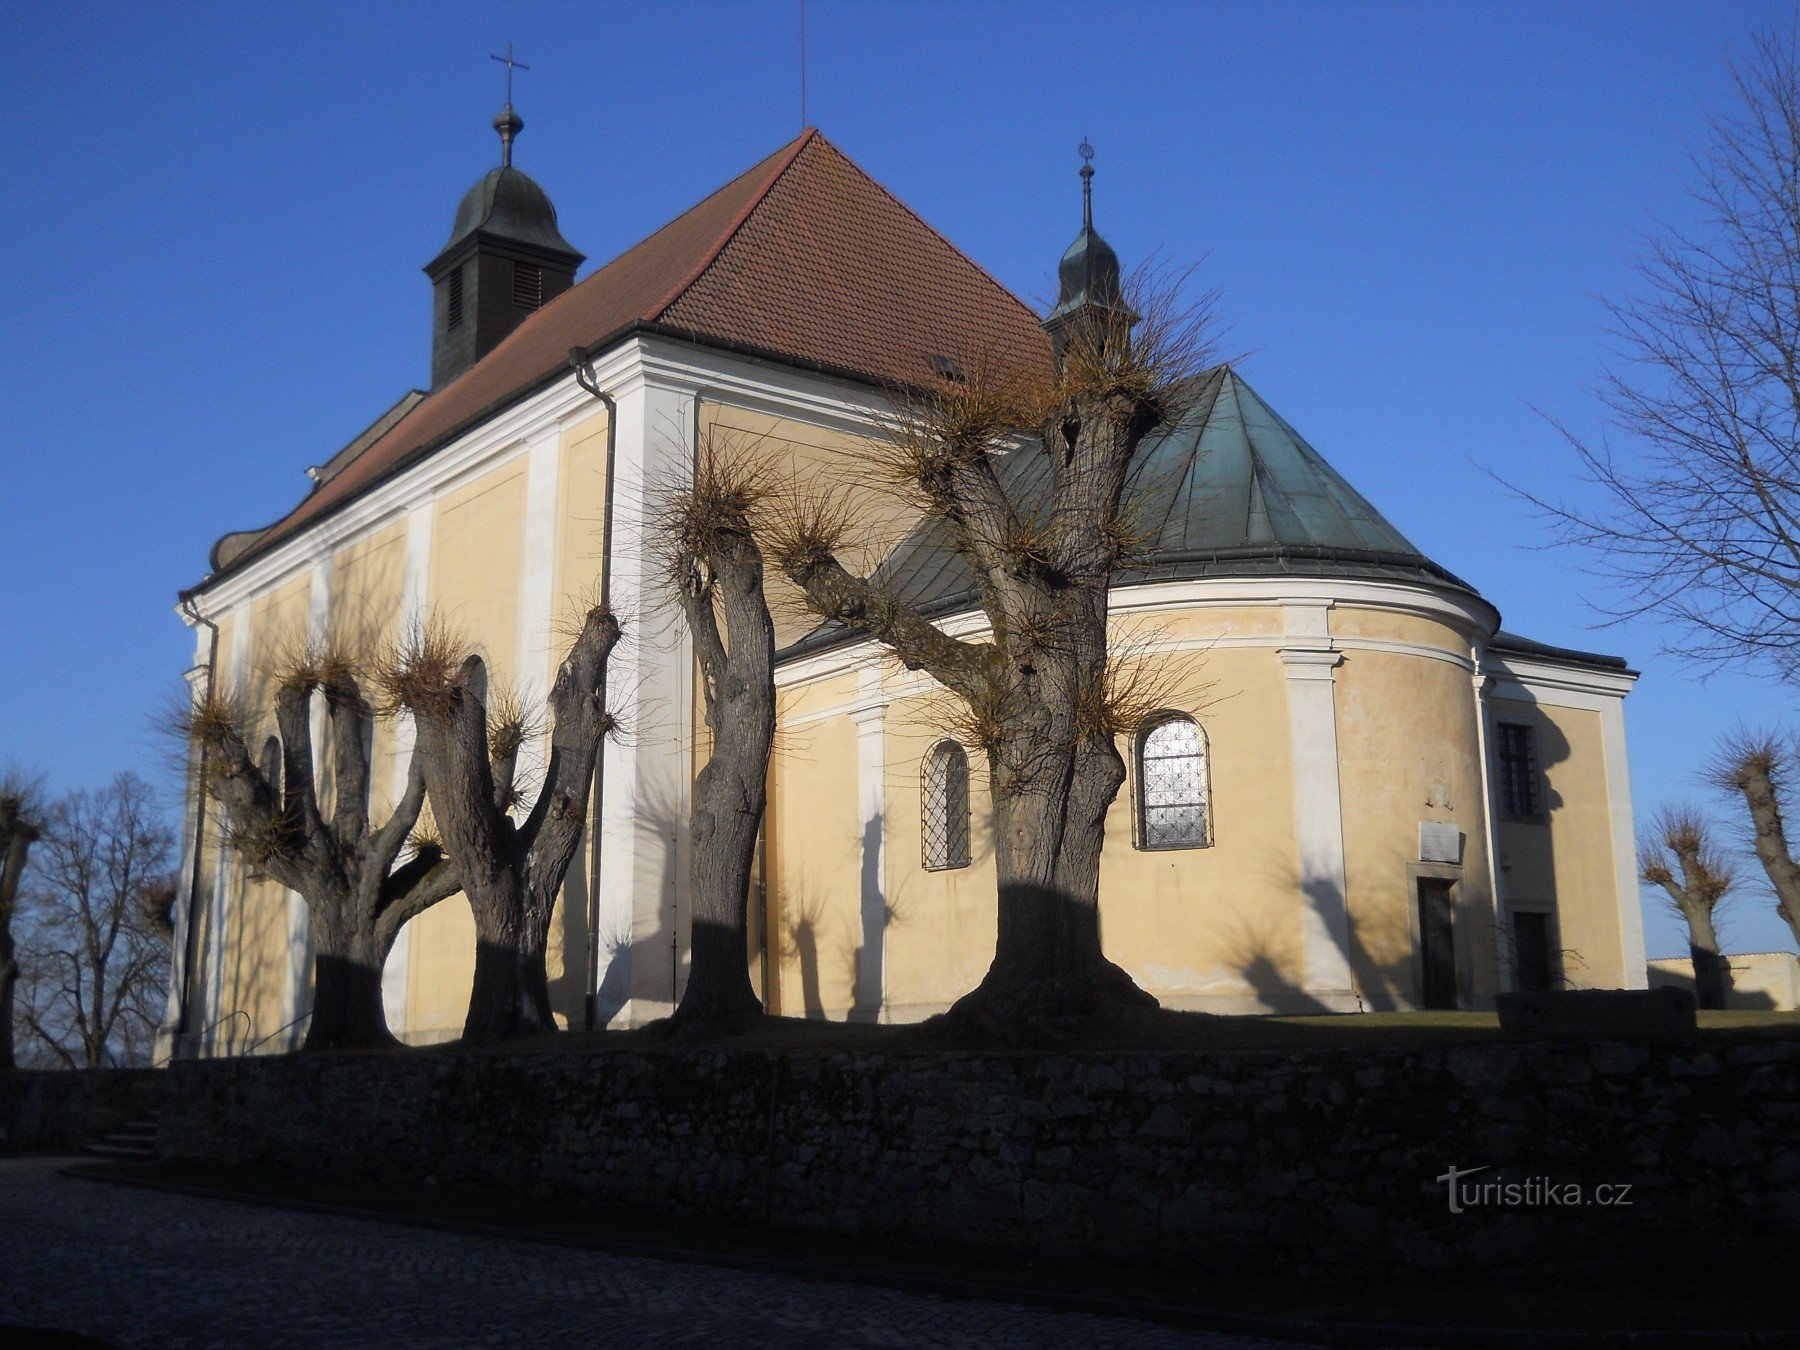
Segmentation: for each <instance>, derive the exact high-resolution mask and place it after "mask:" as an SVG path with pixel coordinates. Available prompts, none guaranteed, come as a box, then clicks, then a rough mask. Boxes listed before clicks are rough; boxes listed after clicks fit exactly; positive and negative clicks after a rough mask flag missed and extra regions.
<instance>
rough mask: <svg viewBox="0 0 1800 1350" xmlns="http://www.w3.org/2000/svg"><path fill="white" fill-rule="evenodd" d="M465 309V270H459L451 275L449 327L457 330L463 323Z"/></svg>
mask: <svg viewBox="0 0 1800 1350" xmlns="http://www.w3.org/2000/svg"><path fill="white" fill-rule="evenodd" d="M462 309H463V270H462V268H460V267H459V268H457V269H456V270H455V271H454V272H452V273H451V274H450V320H449V323H448V325H447V326H448V327H450V328H455V327H457V326H458V325H460V324H461V323H462Z"/></svg>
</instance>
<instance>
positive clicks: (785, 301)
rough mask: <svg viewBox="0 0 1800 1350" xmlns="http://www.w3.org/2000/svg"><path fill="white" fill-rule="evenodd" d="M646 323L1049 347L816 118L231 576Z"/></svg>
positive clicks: (244, 539) (1021, 350) (1006, 352)
mask: <svg viewBox="0 0 1800 1350" xmlns="http://www.w3.org/2000/svg"><path fill="white" fill-rule="evenodd" d="M644 330H649V331H661V332H665V333H669V334H672V335H676V336H681V337H686V338H690V339H694V340H697V341H700V342H713V343H719V344H723V345H728V346H732V347H738V348H743V349H746V350H749V351H751V352H753V353H756V354H760V355H765V356H768V357H770V358H772V359H775V360H786V361H792V362H795V363H798V364H803V365H807V366H810V367H815V368H822V369H824V370H827V371H831V372H835V373H840V374H843V375H845V376H848V377H851V378H859V379H864V380H868V381H872V382H878V383H914V382H917V381H918V380H920V379H923V378H927V377H930V376H931V375H932V374H933V371H932V367H931V365H930V359H931V357H932V356H933V355H936V354H944V355H948V356H951V357H953V358H958V359H967V358H972V357H975V356H978V355H979V356H983V357H985V358H986V359H988V360H991V361H995V362H997V363H1000V364H1002V365H1018V366H1026V367H1029V366H1040V365H1044V364H1047V363H1048V361H1049V359H1050V345H1049V339H1048V338H1047V337H1046V336H1045V334H1044V332H1043V330H1042V328H1041V327H1040V326H1039V318H1038V316H1037V314H1035V313H1034V312H1033V311H1032V310H1031V309H1030V308H1029V307H1028V306H1027V305H1026V304H1025V303H1024V302H1023V301H1021V300H1019V299H1018V298H1017V297H1016V296H1014V295H1013V294H1012V293H1011V292H1010V291H1008V290H1007V289H1006V288H1005V287H1003V286H1002V285H1000V283H999V282H997V281H995V280H994V279H993V277H991V276H990V275H988V273H987V272H985V271H984V270H982V268H981V267H979V266H978V265H976V264H975V263H974V262H973V261H971V260H970V259H969V258H968V257H967V256H966V255H965V254H963V253H962V252H961V251H960V250H958V249H957V248H956V247H955V246H954V245H952V244H951V243H950V242H949V241H948V240H946V239H945V238H944V237H943V236H942V235H940V234H939V233H938V232H937V231H935V230H933V229H932V228H931V227H930V226H929V225H927V224H925V222H924V221H923V220H921V219H920V218H919V217H918V216H917V215H916V214H914V213H913V212H912V211H911V210H910V209H908V208H907V207H906V206H905V205H903V204H902V203H901V202H900V201H899V200H897V199H896V198H895V197H894V196H893V195H892V194H891V193H890V192H888V191H887V189H885V188H883V187H882V186H881V185H880V184H879V183H877V182H876V181H875V180H874V179H873V178H871V177H869V175H868V174H867V173H865V172H863V170H862V169H860V168H858V167H857V166H856V165H855V164H854V163H852V162H851V161H850V160H849V159H848V158H847V157H846V156H845V155H844V154H843V152H842V151H840V150H838V148H837V147H836V146H834V145H832V144H831V143H830V142H829V141H827V140H826V139H825V138H824V137H823V136H821V135H820V134H819V133H818V132H817V131H813V130H809V131H807V132H805V133H803V134H802V135H801V136H800V137H799V138H798V139H796V140H794V141H792V142H790V143H789V144H787V145H785V146H783V147H782V148H781V149H780V150H777V151H776V152H775V153H774V154H772V155H770V156H768V157H767V158H766V159H764V160H762V161H761V162H760V163H758V164H756V165H754V166H753V167H751V168H750V169H748V170H746V171H745V172H744V173H742V174H740V175H739V176H738V177H736V178H734V179H733V180H732V181H731V182H729V183H727V184H726V185H725V186H724V187H722V188H720V189H718V190H717V191H716V192H714V193H713V194H712V195H711V196H709V197H707V198H706V199H705V200H704V201H702V202H701V203H700V204H699V205H697V206H695V207H693V208H692V209H691V210H689V211H687V212H686V213H684V214H683V215H681V216H678V217H676V218H675V219H674V220H672V221H670V222H669V223H668V224H667V225H665V226H663V227H662V228H661V229H660V230H658V231H656V233H654V234H652V235H651V236H649V237H648V238H647V239H645V240H643V241H642V242H641V243H639V244H636V245H635V246H633V247H632V248H630V249H628V250H626V251H625V252H624V253H622V254H620V255H619V256H618V257H617V258H614V259H613V260H612V261H611V262H609V263H607V264H606V265H605V266H604V267H601V268H600V269H599V270H598V271H596V272H594V273H593V274H592V275H591V276H589V277H588V278H586V279H585V280H584V281H581V282H579V283H577V284H576V285H575V286H573V287H571V288H570V289H569V290H568V291H565V292H564V293H563V294H562V295H560V296H558V297H556V298H555V299H554V300H552V301H550V302H549V303H548V304H546V305H545V306H544V307H543V308H542V309H541V310H539V311H538V312H537V313H535V314H533V315H531V316H530V317H529V318H527V319H526V320H524V321H523V322H522V323H521V324H520V325H519V326H518V328H517V329H515V330H514V331H513V332H512V333H511V334H509V335H508V336H507V337H506V338H505V340H503V341H502V342H501V343H500V344H499V345H498V346H497V347H495V348H494V350H493V351H491V352H489V353H488V354H487V356H485V357H483V358H482V359H481V360H480V361H478V362H477V363H476V364H475V365H474V366H472V367H471V368H470V369H469V370H467V371H466V372H464V373H463V374H462V375H460V376H459V377H457V378H456V379H455V380H452V381H451V382H450V383H449V384H446V385H445V386H444V387H443V388H441V389H438V390H436V391H434V392H433V393H431V394H430V395H429V396H427V397H426V398H425V399H423V400H422V401H421V402H419V403H418V404H417V406H415V407H414V408H412V409H411V410H409V411H408V412H407V413H406V414H405V416H403V417H402V418H401V419H400V420H399V421H398V422H397V423H395V424H394V425H393V426H392V427H390V428H388V429H387V430H386V431H385V432H383V433H382V434H381V435H380V436H378V437H377V438H376V439H374V440H373V441H372V442H371V443H370V444H369V445H368V446H367V447H366V448H365V449H363V450H362V452H361V453H360V454H358V455H357V456H356V457H355V458H354V459H352V460H351V461H350V462H349V463H347V464H344V465H343V466H342V467H341V468H339V469H338V471H337V472H336V473H334V474H332V475H331V477H329V478H328V479H326V480H325V481H323V482H321V483H320V484H319V486H318V487H317V488H316V489H315V490H314V491H313V492H312V494H311V495H310V496H308V497H307V498H305V500H303V501H302V502H301V503H300V504H299V505H298V506H296V507H295V508H294V509H293V510H292V511H291V512H289V513H288V514H287V515H286V516H284V517H283V518H282V519H280V520H279V521H277V522H276V523H275V524H273V525H271V526H269V527H267V528H266V529H263V530H260V531H247V532H244V533H241V534H237V535H233V536H228V537H227V539H226V540H223V541H221V544H222V545H224V544H229V545H230V546H231V547H230V548H229V549H227V548H224V547H221V548H219V549H217V550H215V556H214V565H215V567H216V569H217V573H216V574H215V575H218V574H222V573H224V572H226V571H228V570H230V569H231V568H233V567H235V566H237V565H239V564H240V563H242V562H244V561H246V560H248V559H249V558H251V557H254V556H255V555H256V554H258V553H260V552H262V551H263V550H265V549H267V548H269V547H271V546H272V545H273V544H275V543H276V542H277V541H279V540H281V539H284V538H287V537H289V536H290V535H292V534H293V533H294V532H295V531H296V530H299V529H301V528H302V527H304V526H306V525H308V524H310V523H312V522H313V521H316V520H319V519H321V518H322V517H324V516H326V515H328V514H329V513H330V512H332V511H333V510H335V509H337V508H339V507H341V506H344V505H346V504H347V503H348V502H350V501H352V500H354V499H355V498H356V497H358V496H360V495H361V494H362V493H363V492H364V491H366V490H368V489H369V488H371V487H373V486H374V485H375V484H376V483H378V482H381V481H382V480H384V479H386V478H387V477H389V476H391V475H392V474H394V473H396V472H398V471H399V470H401V469H403V468H406V467H407V466H408V465H410V464H413V463H416V462H417V461H418V460H419V459H421V458H423V457H424V456H425V455H427V454H429V453H430V452H431V451H432V450H434V449H436V448H437V447H439V446H440V445H443V444H444V443H445V442H447V441H449V440H450V439H452V438H453V437H455V436H457V435H459V434H461V433H462V432H464V431H466V430H468V429H469V428H471V427H473V426H476V425H478V424H479V423H480V422H482V421H484V420H485V419H487V418H488V417H491V416H493V415H494V414H496V413H498V412H500V411H501V410H502V409H504V408H506V407H507V406H509V405H510V404H512V403H514V402H516V401H517V400H518V399H520V398H522V397H524V396H525V395H526V394H528V393H530V392H532V391H533V390H535V389H537V388H539V387H541V386H542V385H544V384H545V383H547V382H548V381H550V380H552V379H555V378H557V377H558V376H560V375H561V374H562V373H563V372H564V371H566V370H567V368H568V353H569V349H570V348H572V347H586V348H589V349H590V350H592V349H594V348H595V347H596V346H597V344H601V343H605V342H609V341H616V340H621V339H623V338H624V337H626V336H628V335H629V334H630V333H631V332H633V331H644ZM209 580H210V579H209Z"/></svg>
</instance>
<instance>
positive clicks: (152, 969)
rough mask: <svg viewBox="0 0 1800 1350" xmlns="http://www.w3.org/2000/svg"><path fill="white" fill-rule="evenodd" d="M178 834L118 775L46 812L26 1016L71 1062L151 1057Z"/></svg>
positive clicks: (34, 886)
mask: <svg viewBox="0 0 1800 1350" xmlns="http://www.w3.org/2000/svg"><path fill="white" fill-rule="evenodd" d="M174 847H175V835H174V832H173V831H172V830H171V829H169V827H168V826H167V824H165V823H164V822H163V821H162V820H161V819H160V818H159V814H158V812H157V809H156V803H155V801H154V798H153V795H152V793H151V790H150V788H149V786H148V785H147V784H146V783H144V782H143V780H142V779H139V778H136V777H134V776H133V775H131V774H121V775H120V776H119V777H118V778H116V779H114V780H113V781H112V782H111V783H110V784H108V785H107V786H106V787H105V788H102V789H101V790H100V791H98V792H93V793H88V792H74V793H71V794H70V795H68V796H67V797H64V798H63V799H61V800H60V801H58V802H57V803H56V804H55V805H54V806H53V807H52V808H51V810H50V812H49V813H48V815H47V817H46V819H45V822H44V828H43V835H42V838H41V840H40V847H39V849H38V853H37V859H36V863H35V865H34V867H33V872H32V881H31V884H30V885H29V886H28V887H27V898H26V907H27V910H28V914H29V927H28V929H27V931H26V934H25V940H24V947H25V952H26V962H27V964H28V965H29V966H30V967H31V969H32V976H33V978H32V979H31V980H30V991H31V992H30V994H29V995H28V997H27V999H26V1006H25V1009H24V1021H25V1025H26V1027H27V1028H28V1029H29V1030H30V1031H31V1032H32V1034H33V1035H34V1036H35V1037H36V1038H37V1039H38V1040H39V1041H40V1042H41V1043H42V1044H43V1045H44V1046H45V1047H46V1048H47V1049H48V1050H49V1051H50V1052H51V1053H52V1054H53V1055H54V1056H55V1057H56V1058H57V1059H58V1060H59V1061H61V1062H62V1063H63V1064H65V1065H67V1066H68V1067H70V1068H98V1067H100V1066H101V1065H106V1064H121V1063H133V1062H142V1061H143V1060H144V1059H146V1058H147V1057H148V1056H147V1052H148V1049H149V1047H150V1045H151V1044H152V1042H153V1040H154V1038H155V1033H156V1023H157V1017H158V1015H159V1014H160V1012H161V1011H162V999H163V982H164V977H165V975H166V972H167V970H168V964H169V936H170V924H169V906H170V903H171V901H172V900H173V897H174V894H175V882H174V876H173V870H172V858H173V853H174Z"/></svg>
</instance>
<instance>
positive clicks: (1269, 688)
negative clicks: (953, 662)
mask: <svg viewBox="0 0 1800 1350" xmlns="http://www.w3.org/2000/svg"><path fill="white" fill-rule="evenodd" d="M1221 617H1223V616H1218V615H1213V614H1209V613H1207V612H1204V611H1203V612H1200V613H1199V614H1197V615H1195V616H1194V618H1193V619H1192V620H1190V621H1189V622H1190V623H1191V624H1194V625H1195V626H1196V627H1200V628H1202V631H1204V627H1205V626H1208V625H1210V624H1211V623H1213V622H1217V621H1218V619H1219V618H1221ZM1275 620H1276V622H1277V623H1278V616H1275ZM1235 622H1236V631H1239V632H1242V631H1245V630H1246V629H1249V630H1251V631H1254V630H1257V629H1267V628H1268V625H1269V623H1270V616H1255V617H1252V616H1249V615H1245V614H1243V613H1242V612H1239V614H1238V617H1237V619H1236V621H1235ZM1159 660H1160V661H1162V662H1166V663H1169V664H1170V665H1172V666H1175V667H1176V674H1175V678H1176V679H1177V680H1178V681H1179V682H1180V683H1182V684H1185V685H1186V686H1187V687H1188V688H1189V689H1198V690H1200V691H1201V692H1200V693H1199V694H1198V695H1197V696H1190V697H1189V698H1187V699H1166V700H1164V703H1165V706H1169V707H1171V708H1172V709H1173V710H1175V711H1180V712H1185V713H1187V714H1189V715H1190V716H1192V717H1193V718H1194V719H1195V720H1196V721H1197V722H1199V724H1200V727H1201V729H1202V731H1203V732H1204V734H1205V737H1206V743H1207V753H1208V771H1209V775H1210V779H1211V801H1212V808H1213V820H1212V839H1213V842H1212V844H1211V845H1210V846H1209V847H1206V848H1195V849H1173V850H1144V849H1140V848H1138V847H1137V840H1136V825H1135V798H1134V795H1133V794H1134V792H1135V790H1136V787H1137V770H1136V764H1135V763H1134V749H1135V747H1134V745H1133V743H1132V741H1131V740H1130V739H1129V738H1121V740H1120V752H1121V753H1122V754H1123V755H1124V756H1125V761H1126V765H1127V778H1126V783H1125V787H1124V788H1123V789H1122V790H1121V792H1120V794H1119V799H1118V801H1117V802H1116V803H1115V804H1114V806H1113V809H1112V811H1111V813H1110V814H1109V815H1108V817H1107V824H1106V849H1105V852H1104V853H1103V855H1102V858H1101V867H1100V886H1101V899H1100V926H1101V938H1102V941H1103V943H1104V946H1105V949H1106V954H1107V955H1108V956H1110V957H1111V958H1112V959H1113V960H1115V961H1117V962H1118V963H1119V964H1120V965H1122V966H1124V967H1125V969H1126V970H1128V971H1130V972H1131V974H1132V976H1133V977H1134V978H1135V979H1137V980H1138V982H1139V983H1140V984H1143V985H1144V986H1145V987H1147V988H1151V989H1154V990H1155V991H1156V992H1157V996H1158V997H1159V998H1162V999H1163V1000H1164V1001H1165V1002H1169V1001H1176V1002H1179V1001H1181V1000H1188V999H1197V1000H1212V999H1218V998H1221V997H1223V998H1226V999H1230V1000H1234V1001H1235V1000H1240V999H1247V998H1250V997H1251V996H1253V995H1254V996H1257V997H1261V996H1262V995H1264V994H1274V993H1278V992H1279V991H1280V989H1281V987H1282V986H1284V985H1290V986H1291V985H1294V984H1297V983H1299V982H1300V981H1301V974H1300V966H1299V940H1300V916H1299V910H1298V907H1297V905H1296V904H1295V901H1294V898H1293V896H1294V891H1293V878H1294V871H1295V864H1294V857H1295V847H1296V845H1295V840H1294V779H1293V765H1292V756H1291V754H1290V752H1289V738H1288V714H1287V694H1286V682H1285V679H1284V676H1283V669H1282V666H1281V662H1280V660H1279V658H1278V657H1277V656H1276V654H1275V652H1274V650H1273V649H1271V648H1267V647H1251V648H1229V647H1228V648H1215V649H1213V650H1211V651H1209V652H1203V653H1195V652H1184V653H1179V654H1174V655H1170V656H1167V657H1162V658H1159ZM1177 663H1178V664H1177Z"/></svg>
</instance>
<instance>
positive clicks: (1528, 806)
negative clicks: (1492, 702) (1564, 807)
mask: <svg viewBox="0 0 1800 1350" xmlns="http://www.w3.org/2000/svg"><path fill="white" fill-rule="evenodd" d="M1494 733H1495V734H1494V741H1495V746H1494V748H1495V754H1496V757H1497V758H1498V760H1499V765H1498V769H1499V778H1500V814H1501V815H1502V816H1503V817H1505V818H1506V819H1507V820H1542V819H1543V818H1544V817H1543V813H1544V794H1543V790H1542V789H1541V787H1540V786H1539V775H1538V756H1537V731H1536V729H1535V728H1533V727H1528V726H1524V725H1521V724H1520V723H1517V722H1502V723H1500V724H1499V725H1498V726H1497V727H1495V728H1494Z"/></svg>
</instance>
